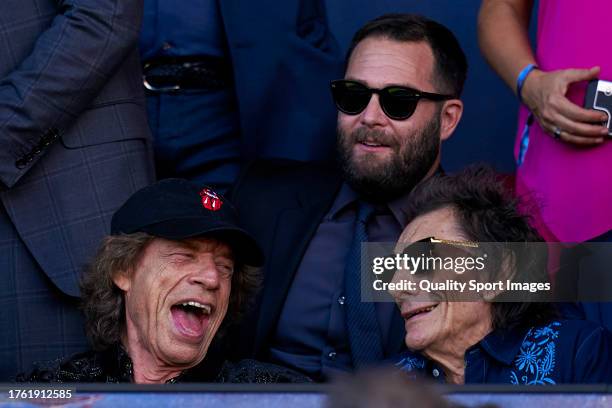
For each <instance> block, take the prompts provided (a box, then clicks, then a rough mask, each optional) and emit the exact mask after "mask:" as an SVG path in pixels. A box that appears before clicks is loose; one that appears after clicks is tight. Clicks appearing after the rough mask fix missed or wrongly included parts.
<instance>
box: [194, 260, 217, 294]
mask: <svg viewBox="0 0 612 408" xmlns="http://www.w3.org/2000/svg"><path fill="white" fill-rule="evenodd" d="M219 281H220V271H219V269H218V268H217V265H216V264H215V263H214V262H212V261H206V262H202V263H201V264H200V265H198V269H197V270H196V271H195V272H194V273H193V275H192V276H191V278H190V282H191V283H193V284H196V285H202V286H203V287H204V288H206V289H208V290H216V289H217V288H219Z"/></svg>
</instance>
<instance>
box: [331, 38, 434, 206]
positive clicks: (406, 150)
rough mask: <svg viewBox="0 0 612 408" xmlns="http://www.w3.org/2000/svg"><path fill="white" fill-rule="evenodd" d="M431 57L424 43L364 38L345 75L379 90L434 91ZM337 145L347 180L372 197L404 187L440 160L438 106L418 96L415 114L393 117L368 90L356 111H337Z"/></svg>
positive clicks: (389, 195) (396, 192)
mask: <svg viewBox="0 0 612 408" xmlns="http://www.w3.org/2000/svg"><path fill="white" fill-rule="evenodd" d="M433 72H434V57H433V53H432V50H431V47H430V46H429V45H428V44H427V43H425V42H398V41H395V40H390V39H387V38H384V37H371V38H366V39H365V40H363V41H362V42H360V43H359V44H358V45H357V47H356V48H355V50H354V51H353V53H352V55H351V57H350V60H349V64H348V67H347V70H346V74H345V79H350V80H354V81H358V82H361V83H363V84H364V85H366V86H368V87H370V88H378V89H382V88H384V87H386V86H389V85H402V86H407V87H410V88H414V89H417V90H420V91H426V92H433V93H437V92H438V90H437V89H436V87H435V86H434V84H433V83H432V77H433ZM338 150H339V154H340V160H341V162H342V167H343V170H344V173H345V177H346V179H347V181H348V182H349V184H351V186H352V187H353V188H354V189H355V190H357V191H358V192H359V193H360V194H361V195H363V196H366V197H367V198H369V199H370V200H373V201H386V200H389V199H392V198H395V197H398V196H400V195H402V194H405V193H407V192H409V191H410V190H411V189H412V188H413V187H414V186H415V185H416V184H417V183H418V182H420V181H421V180H422V179H423V178H424V177H425V176H426V175H427V174H428V173H430V172H431V171H432V170H433V168H434V167H435V166H436V165H437V161H438V160H439V150H440V106H439V105H438V104H436V103H435V102H432V101H429V100H426V99H421V100H420V101H419V103H418V104H417V107H416V110H415V112H414V114H413V115H412V116H411V117H410V118H408V119H405V120H393V119H390V118H389V117H388V116H386V115H385V113H384V112H383V110H382V109H381V107H380V103H379V97H378V95H376V94H374V95H372V98H371V99H370V103H369V104H368V106H367V107H366V109H365V110H364V111H363V112H361V113H360V114H357V115H347V114H345V113H342V112H339V113H338Z"/></svg>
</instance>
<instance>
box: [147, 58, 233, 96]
mask: <svg viewBox="0 0 612 408" xmlns="http://www.w3.org/2000/svg"><path fill="white" fill-rule="evenodd" d="M142 82H143V84H144V86H145V88H146V89H147V90H148V91H150V92H178V91H181V90H190V89H192V90H194V89H202V90H217V89H224V88H228V87H229V86H231V85H232V84H233V78H232V69H231V65H230V64H229V63H228V62H227V61H226V60H225V59H224V58H217V57H210V56H203V57H199V56H188V57H171V58H170V57H164V58H155V59H152V60H148V61H145V63H144V66H143V75H142Z"/></svg>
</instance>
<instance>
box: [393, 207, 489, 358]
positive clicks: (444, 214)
mask: <svg viewBox="0 0 612 408" xmlns="http://www.w3.org/2000/svg"><path fill="white" fill-rule="evenodd" d="M428 237H435V238H438V239H446V240H453V241H466V240H468V241H469V238H468V237H467V236H466V234H465V233H464V231H463V229H462V228H461V225H460V223H459V220H458V217H457V215H456V212H455V210H454V209H453V208H451V207H444V208H440V209H437V210H433V211H431V212H429V213H425V214H422V215H419V216H418V217H416V218H414V219H413V220H412V221H411V222H410V223H409V224H408V225H407V226H406V228H405V229H404V232H403V233H402V235H401V236H400V238H399V241H398V244H397V248H396V252H400V250H401V248H404V247H405V246H406V245H409V244H411V243H414V242H418V241H419V240H421V239H424V238H428ZM451 277H452V276H451ZM428 279H432V280H433V279H435V276H428ZM455 279H460V278H458V277H455ZM391 295H392V296H393V297H394V299H395V302H396V304H397V306H398V307H399V309H400V313H401V314H402V317H403V318H404V325H405V328H406V337H405V339H404V340H405V343H406V346H407V347H408V348H409V349H411V350H420V351H423V352H425V354H427V353H428V352H430V351H431V350H449V349H453V346H455V345H457V344H468V345H471V344H474V343H475V342H476V341H478V340H480V338H482V337H484V334H486V332H488V331H489V330H490V321H491V307H490V304H489V303H486V302H484V301H473V302H465V301H456V300H454V299H453V298H452V297H449V296H447V294H445V293H444V292H436V293H433V294H431V295H429V296H426V295H424V294H423V293H420V291H419V290H414V291H410V290H406V291H394V292H392V293H391ZM424 298H426V299H428V300H423V299H424ZM479 334H482V335H481V336H480V335H479ZM474 336H476V340H474V339H473V337H474Z"/></svg>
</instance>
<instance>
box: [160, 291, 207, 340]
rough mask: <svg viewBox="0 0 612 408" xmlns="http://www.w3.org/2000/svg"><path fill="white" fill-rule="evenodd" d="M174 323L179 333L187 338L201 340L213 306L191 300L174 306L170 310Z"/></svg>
mask: <svg viewBox="0 0 612 408" xmlns="http://www.w3.org/2000/svg"><path fill="white" fill-rule="evenodd" d="M170 313H171V315H172V321H173V323H174V326H175V327H176V329H177V331H178V332H179V333H180V334H182V335H183V336H185V337H190V338H200V337H202V335H204V332H205V329H206V326H207V323H208V319H209V317H210V314H211V313H212V306H211V305H208V304H203V303H200V302H197V301H193V300H189V301H184V302H180V303H176V304H174V305H173V306H172V307H171V308H170Z"/></svg>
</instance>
